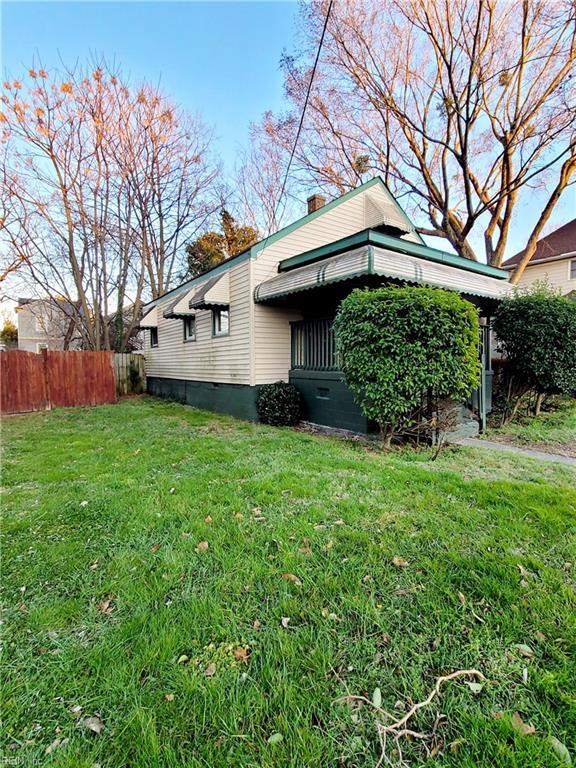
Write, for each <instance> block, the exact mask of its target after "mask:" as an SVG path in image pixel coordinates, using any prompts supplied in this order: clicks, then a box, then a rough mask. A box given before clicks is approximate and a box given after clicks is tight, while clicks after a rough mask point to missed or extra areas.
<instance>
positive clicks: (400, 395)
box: [335, 287, 480, 445]
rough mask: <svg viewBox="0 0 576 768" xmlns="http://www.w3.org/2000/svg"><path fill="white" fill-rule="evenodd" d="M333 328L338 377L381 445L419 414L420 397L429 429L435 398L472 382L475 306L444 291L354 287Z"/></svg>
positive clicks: (460, 391) (466, 390) (467, 388)
mask: <svg viewBox="0 0 576 768" xmlns="http://www.w3.org/2000/svg"><path fill="white" fill-rule="evenodd" d="M335 330H336V339H337V343H338V352H339V355H340V363H341V368H342V371H343V373H344V378H345V380H346V383H347V384H348V386H349V387H350V389H351V390H352V393H353V394H354V397H355V399H356V402H357V403H358V405H359V406H360V408H361V409H362V412H363V413H364V415H365V416H366V417H367V418H369V419H372V420H374V421H376V422H377V423H378V425H379V426H380V431H381V434H382V438H383V440H384V443H385V445H389V444H390V441H391V439H392V437H393V435H394V434H397V433H398V432H400V431H402V430H403V429H405V428H406V427H407V426H410V425H413V424H414V423H415V421H417V420H419V419H420V415H419V414H420V413H421V411H422V401H423V399H425V400H427V401H428V404H429V407H428V411H429V414H428V416H429V422H430V424H431V425H432V428H433V429H436V428H438V426H437V421H438V419H437V416H434V414H438V408H437V407H436V405H437V403H438V402H439V401H440V400H442V399H453V400H464V398H466V397H467V396H468V395H469V394H470V393H471V392H472V390H473V389H474V387H475V386H477V384H478V380H479V373H480V364H479V360H478V333H479V328H478V312H477V310H476V308H475V307H474V306H473V305H472V304H470V302H468V301H466V300H465V299H463V298H462V297H461V296H459V295H458V294H457V293H454V292H452V291H445V290H442V289H440V288H404V287H403V288H394V287H389V288H379V289H377V290H374V291H361V290H356V291H353V292H352V293H351V294H350V295H349V296H347V297H346V298H345V299H344V301H343V302H342V303H341V305H340V308H339V310H338V314H337V316H336V322H335ZM435 404H436V405H435ZM434 425H436V426H434Z"/></svg>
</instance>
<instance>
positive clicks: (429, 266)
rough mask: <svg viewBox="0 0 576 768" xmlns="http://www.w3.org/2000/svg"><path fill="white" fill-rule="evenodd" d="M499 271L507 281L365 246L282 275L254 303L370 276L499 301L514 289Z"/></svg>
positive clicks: (256, 293) (265, 286) (262, 286)
mask: <svg viewBox="0 0 576 768" xmlns="http://www.w3.org/2000/svg"><path fill="white" fill-rule="evenodd" d="M439 253H441V252H439ZM446 255H449V254H446ZM495 271H497V272H499V273H501V274H502V275H503V277H500V276H498V277H493V276H491V275H490V274H480V273H478V272H476V271H474V272H472V271H469V269H463V268H461V267H459V266H453V265H452V264H446V263H442V262H440V261H430V260H428V259H426V258H424V257H421V256H414V255H410V254H408V253H399V252H397V251H393V250H390V249H389V248H383V247H376V246H374V245H364V246H362V247H360V248H355V249H354V250H349V251H345V252H343V253H338V254H336V255H335V256H330V257H328V258H324V259H321V260H320V261H313V262H312V263H309V264H305V265H304V266H301V267H296V268H293V269H290V271H287V272H280V273H279V274H278V275H276V276H275V277H273V278H271V279H270V280H267V281H266V282H264V283H260V285H258V286H256V288H255V290H254V301H256V302H258V303H266V302H270V301H273V300H274V299H278V298H280V297H284V296H288V295H289V294H296V293H300V292H302V291H308V290H311V289H313V288H320V287H322V286H324V285H328V284H331V283H336V282H341V281H345V280H353V279H354V278H358V277H363V276H368V275H376V276H381V277H388V278H391V279H394V280H400V281H404V282H407V283H416V284H426V285H433V286H436V287H439V288H449V289H452V290H455V291H458V292H460V293H464V294H469V295H472V296H483V297H486V298H491V299H497V298H501V297H502V296H504V295H505V294H507V293H508V292H509V290H510V289H511V286H510V284H509V283H508V281H507V280H506V279H505V278H506V277H507V274H506V273H505V272H502V271H501V270H495Z"/></svg>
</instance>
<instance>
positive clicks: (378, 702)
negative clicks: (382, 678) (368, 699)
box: [372, 688, 382, 709]
mask: <svg viewBox="0 0 576 768" xmlns="http://www.w3.org/2000/svg"><path fill="white" fill-rule="evenodd" d="M372 704H374V706H375V707H378V709H380V707H381V706H382V691H381V690H380V688H374V690H373V691H372Z"/></svg>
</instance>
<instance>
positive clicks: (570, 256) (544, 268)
mask: <svg viewBox="0 0 576 768" xmlns="http://www.w3.org/2000/svg"><path fill="white" fill-rule="evenodd" d="M523 256H524V251H520V253H517V254H516V255H515V256H512V258H511V259H508V260H507V261H505V262H504V264H503V265H502V268H503V269H507V270H508V271H510V272H511V271H513V270H514V268H515V267H516V265H517V264H518V263H519V262H520V260H521V259H522V257H523ZM536 282H546V283H548V284H549V285H550V286H551V287H552V288H556V289H557V290H559V291H560V293H561V294H562V295H563V296H567V295H570V294H571V295H572V296H573V297H574V298H576V219H572V221H569V222H568V223H567V224H564V226H563V227H559V228H558V229H555V230H554V232H550V234H549V235H546V237H543V238H542V239H541V240H538V243H537V245H536V250H535V252H534V254H533V256H532V258H531V259H530V261H529V262H528V265H527V267H526V269H525V270H524V273H523V275H522V277H521V278H520V280H519V282H518V285H523V286H527V285H532V284H533V283H536Z"/></svg>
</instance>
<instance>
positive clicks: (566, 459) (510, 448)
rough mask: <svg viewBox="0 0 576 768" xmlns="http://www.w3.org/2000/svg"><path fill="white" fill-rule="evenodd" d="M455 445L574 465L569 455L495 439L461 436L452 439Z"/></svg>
mask: <svg viewBox="0 0 576 768" xmlns="http://www.w3.org/2000/svg"><path fill="white" fill-rule="evenodd" d="M453 442H454V443H456V444H457V445H468V446H470V447H471V448H486V449H487V450H490V451H492V450H494V451H507V452H508V453H515V454H516V455H517V456H527V457H528V458H529V459H538V460H540V461H556V462H558V463H560V464H569V465H570V466H572V467H576V459H573V458H572V457H571V456H562V454H560V453H546V452H545V451H533V450H532V449H531V448H518V446H516V445H509V444H508V443H498V442H497V441H495V440H480V439H478V438H476V437H461V438H460V439H458V440H454V441H453Z"/></svg>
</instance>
